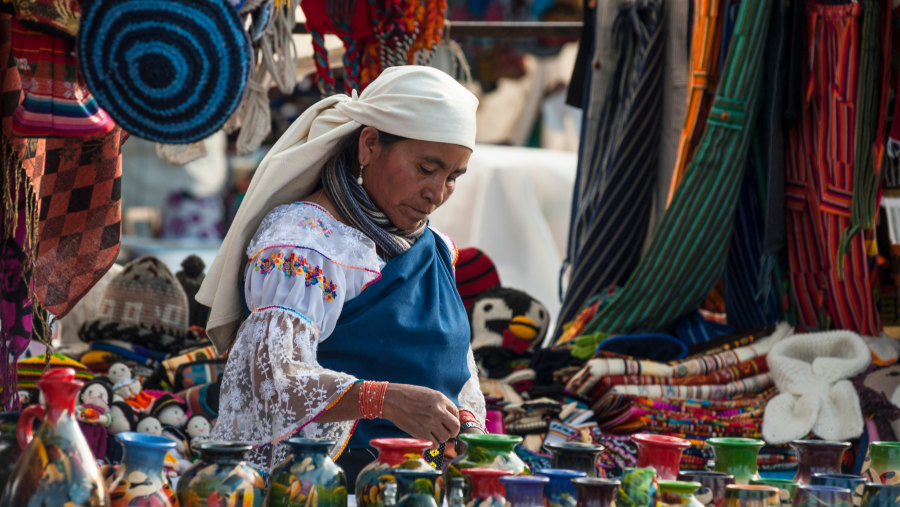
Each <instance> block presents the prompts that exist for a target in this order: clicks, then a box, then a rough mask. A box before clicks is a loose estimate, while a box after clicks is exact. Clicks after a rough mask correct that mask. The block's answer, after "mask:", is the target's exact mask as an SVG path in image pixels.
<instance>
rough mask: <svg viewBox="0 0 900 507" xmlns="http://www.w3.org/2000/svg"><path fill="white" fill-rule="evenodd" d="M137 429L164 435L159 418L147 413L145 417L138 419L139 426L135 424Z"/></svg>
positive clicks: (140, 431) (141, 431)
mask: <svg viewBox="0 0 900 507" xmlns="http://www.w3.org/2000/svg"><path fill="white" fill-rule="evenodd" d="M135 431H137V432H139V433H147V434H150V435H156V436H162V424H160V422H159V419H157V418H155V417H153V416H152V415H145V416H144V417H141V418H140V419H138V422H137V426H135Z"/></svg>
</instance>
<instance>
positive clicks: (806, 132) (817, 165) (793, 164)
mask: <svg viewBox="0 0 900 507" xmlns="http://www.w3.org/2000/svg"><path fill="white" fill-rule="evenodd" d="M860 7H861V6H860V4H858V3H853V4H844V5H827V4H823V3H809V4H807V21H808V44H807V46H808V51H809V54H808V55H807V58H806V62H808V68H807V69H806V96H805V99H806V104H805V105H804V109H803V113H802V118H801V121H800V124H799V125H798V126H797V128H795V129H792V130H791V131H790V132H789V146H790V148H789V150H788V154H789V155H788V162H787V174H786V189H785V193H786V195H787V209H788V212H787V232H788V261H789V267H790V273H789V278H790V289H791V299H792V301H791V302H792V304H793V310H794V312H795V313H796V320H797V325H798V327H799V328H801V329H804V330H813V329H830V328H832V327H834V328H837V329H849V330H851V331H855V332H857V333H860V334H863V335H869V336H872V335H877V334H878V330H879V323H878V315H877V313H876V311H875V303H874V301H873V295H872V291H871V289H870V287H869V276H870V270H869V266H868V263H867V255H866V251H865V248H864V244H863V238H862V236H858V235H857V236H855V237H854V238H852V239H851V240H850V242H849V244H848V246H847V249H846V250H847V256H846V257H841V258H839V257H838V248H839V245H840V240H841V236H842V234H843V233H844V231H845V230H846V229H847V228H848V227H849V225H850V215H851V206H850V204H851V199H852V195H853V169H854V143H853V141H854V133H855V130H854V124H855V115H856V111H855V105H856V101H857V85H858V80H857V63H858V62H857V58H856V55H857V54H858V40H859V16H860V10H861V9H860ZM839 263H840V264H843V265H839ZM841 271H843V274H844V277H843V279H842V278H841V276H840V275H841Z"/></svg>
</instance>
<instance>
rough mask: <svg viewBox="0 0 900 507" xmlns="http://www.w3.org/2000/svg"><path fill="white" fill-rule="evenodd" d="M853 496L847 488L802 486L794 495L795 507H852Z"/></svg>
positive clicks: (798, 487)
mask: <svg viewBox="0 0 900 507" xmlns="http://www.w3.org/2000/svg"><path fill="white" fill-rule="evenodd" d="M852 505H853V495H852V494H851V493H850V490H849V489H847V488H837V487H834V486H813V485H811V484H801V485H799V486H797V492H796V493H794V507H852Z"/></svg>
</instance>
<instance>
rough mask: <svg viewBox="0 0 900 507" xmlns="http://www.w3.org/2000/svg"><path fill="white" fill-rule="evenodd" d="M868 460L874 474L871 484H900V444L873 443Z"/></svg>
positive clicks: (870, 478)
mask: <svg viewBox="0 0 900 507" xmlns="http://www.w3.org/2000/svg"><path fill="white" fill-rule="evenodd" d="M866 459H867V460H869V467H870V469H871V473H872V475H871V477H869V478H868V479H869V481H870V482H873V483H878V482H881V484H898V483H900V442H872V443H870V444H869V457H868V458H866Z"/></svg>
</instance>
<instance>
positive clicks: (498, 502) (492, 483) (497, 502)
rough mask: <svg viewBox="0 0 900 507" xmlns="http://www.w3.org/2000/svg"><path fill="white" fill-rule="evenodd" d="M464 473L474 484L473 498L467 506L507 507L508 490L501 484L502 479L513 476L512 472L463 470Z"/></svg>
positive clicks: (493, 469) (492, 469) (502, 470)
mask: <svg viewBox="0 0 900 507" xmlns="http://www.w3.org/2000/svg"><path fill="white" fill-rule="evenodd" d="M462 473H463V475H465V476H466V477H468V478H469V480H470V481H471V482H472V498H471V499H470V500H469V501H468V502H467V503H466V505H470V506H476V507H503V506H504V505H506V498H505V495H506V488H505V487H504V486H503V484H502V483H501V482H500V478H501V477H503V476H507V475H512V474H513V472H512V470H504V469H502V468H463V469H462Z"/></svg>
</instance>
